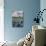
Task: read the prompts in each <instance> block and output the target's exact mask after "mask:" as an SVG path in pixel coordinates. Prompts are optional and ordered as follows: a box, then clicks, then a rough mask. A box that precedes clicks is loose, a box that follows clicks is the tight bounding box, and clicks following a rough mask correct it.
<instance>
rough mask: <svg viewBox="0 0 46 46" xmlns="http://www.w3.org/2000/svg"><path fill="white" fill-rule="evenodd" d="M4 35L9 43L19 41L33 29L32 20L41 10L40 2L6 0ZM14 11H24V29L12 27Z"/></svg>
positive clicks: (34, 0)
mask: <svg viewBox="0 0 46 46" xmlns="http://www.w3.org/2000/svg"><path fill="white" fill-rule="evenodd" d="M4 2H5V3H4V5H5V7H4V26H5V27H4V28H5V29H4V35H5V40H7V41H18V40H19V39H20V38H22V37H24V36H25V35H26V34H27V33H28V32H29V31H31V28H32V19H33V18H34V17H36V14H35V12H38V11H39V9H40V0H10V1H9V0H4ZM12 10H23V11H24V27H23V28H13V27H12V18H11V17H12Z"/></svg>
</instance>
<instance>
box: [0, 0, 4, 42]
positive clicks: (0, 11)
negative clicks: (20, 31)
mask: <svg viewBox="0 0 46 46" xmlns="http://www.w3.org/2000/svg"><path fill="white" fill-rule="evenodd" d="M3 6H4V3H3V0H0V42H2V41H4V8H3Z"/></svg>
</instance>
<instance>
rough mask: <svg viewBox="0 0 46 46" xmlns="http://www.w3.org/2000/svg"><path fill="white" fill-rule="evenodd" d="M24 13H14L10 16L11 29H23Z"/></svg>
mask: <svg viewBox="0 0 46 46" xmlns="http://www.w3.org/2000/svg"><path fill="white" fill-rule="evenodd" d="M23 25H24V13H23V11H14V12H13V14H12V27H23Z"/></svg>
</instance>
